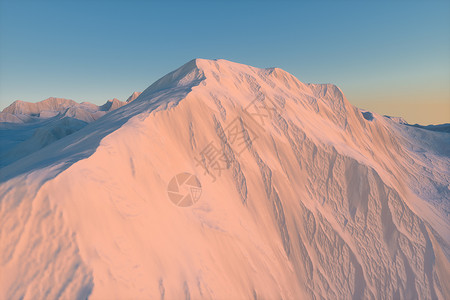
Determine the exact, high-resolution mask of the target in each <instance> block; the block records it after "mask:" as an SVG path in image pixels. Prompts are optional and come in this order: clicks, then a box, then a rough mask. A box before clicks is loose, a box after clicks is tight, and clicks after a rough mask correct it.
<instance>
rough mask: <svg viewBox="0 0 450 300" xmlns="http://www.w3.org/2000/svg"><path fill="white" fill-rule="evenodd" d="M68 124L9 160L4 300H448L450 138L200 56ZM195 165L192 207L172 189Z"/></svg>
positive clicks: (0, 284)
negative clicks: (133, 95) (89, 117)
mask: <svg viewBox="0 0 450 300" xmlns="http://www.w3.org/2000/svg"><path fill="white" fill-rule="evenodd" d="M67 103H68V102H66V101H59V100H58V101H54V103H53V102H52V104H51V105H52V110H53V111H56V110H57V111H59V112H61V111H64V113H66V112H67V111H66V110H64V109H65V108H61V110H59V109H60V107H65V105H67ZM49 105H50V104H49ZM53 105H57V107H56V106H53ZM36 107H37V108H36ZM72 107H76V109H78V108H79V107H78V106H74V105H72ZM112 107H115V103H114V101H112V103H111V106H110V108H112ZM105 109H106V106H105ZM44 110H48V109H47V107H45V108H44V109H43V108H41V106H39V105H37V106H33V105H23V104H21V103H19V104H16V105H14V106H13V107H12V108H10V109H9V108H8V110H7V111H6V112H5V113H9V114H11V115H12V116H16V117H17V118H19V119H20V118H22V117H23V116H29V117H30V118H33V117H34V114H42V112H43V111H44ZM86 110H87V109H86ZM12 112H14V113H20V114H21V115H20V116H19V115H15V114H13V113H12ZM74 115H76V113H75V114H74ZM12 116H9V117H8V118H11V119H12V118H14V117H12ZM49 120H50V119H49ZM72 121H73V120H72V119H71V121H68V120H67V119H64V118H62V119H59V120H58V121H56V122H48V123H45V125H43V126H45V128H49V130H50V132H53V134H54V136H56V137H53V136H52V135H49V134H48V132H49V130H46V131H45V132H44V133H39V132H38V133H35V134H33V135H32V137H30V138H28V139H27V141H26V142H24V143H26V144H16V146H14V145H11V146H10V147H11V149H15V150H14V152H19V151H25V152H27V151H28V150H26V149H34V150H33V151H28V152H30V153H29V154H27V155H23V156H22V157H21V158H20V159H16V160H15V161H14V162H11V163H9V164H8V163H4V161H3V160H7V159H8V158H4V157H2V158H1V159H2V165H5V166H4V167H2V168H1V169H0V199H1V200H0V245H1V246H0V298H1V299H43V298H45V299H59V298H67V299H85V298H87V297H89V298H92V299H141V298H142V299H144V298H145V299H202V298H207V299H211V298H212V299H280V298H282V299H396V298H400V299H449V298H450V289H449V286H448V285H447V284H446V282H447V280H448V278H450V274H449V272H450V264H449V257H450V248H449V241H450V230H449V229H450V224H449V211H450V208H449V199H450V190H449V188H450V160H449V156H450V138H449V137H450V136H449V133H446V132H435V131H430V130H425V129H422V128H416V127H412V126H408V125H405V124H402V122H399V121H398V120H392V119H389V118H386V117H383V116H380V115H377V114H376V113H370V112H366V111H362V110H359V109H357V108H355V107H353V106H352V105H351V104H350V103H349V102H348V101H347V100H346V98H345V97H344V95H343V93H342V92H341V90H340V89H339V88H338V87H336V86H334V85H331V84H304V83H302V82H300V81H299V80H297V79H296V78H295V77H294V76H292V75H291V74H289V73H287V72H285V71H283V70H280V69H278V68H270V69H258V68H254V67H250V66H246V65H241V64H237V63H233V62H229V61H225V60H203V59H196V60H193V61H190V62H188V63H187V64H186V65H184V66H182V67H181V68H179V69H177V70H175V71H174V72H172V73H170V74H168V75H166V76H164V77H163V78H161V79H160V80H158V81H157V82H155V83H154V84H152V85H151V86H150V87H149V88H148V89H146V90H145V91H144V92H142V94H140V95H139V96H138V97H137V99H135V101H133V102H131V103H128V104H127V105H125V106H122V107H120V108H117V109H115V110H114V111H111V112H109V113H108V114H106V115H105V116H104V117H102V118H100V119H97V120H96V121H94V122H91V123H89V124H86V125H85V126H81V124H72V123H71V122H72ZM82 121H84V122H85V121H86V120H84V119H81V121H80V122H82ZM58 122H59V123H58ZM66 122H67V123H66ZM77 126H80V127H82V128H81V129H79V130H77V131H76V132H74V133H72V134H70V135H67V136H66V137H64V138H61V139H58V140H57V141H54V142H52V143H48V141H49V140H52V139H56V138H57V136H58V135H59V134H64V131H65V130H66V128H73V127H77ZM41 128H44V127H41ZM50 128H51V129H50ZM10 131H12V132H16V131H15V130H13V129H11V130H10ZM27 132H28V129H27V128H20V129H18V130H17V135H18V136H26V135H27ZM45 144H47V145H46V146H43V147H42V148H41V145H45ZM19 145H21V146H19ZM13 147H15V148H13ZM33 147H34V148H33ZM25 148H26V149H25ZM212 153H213V154H214V155H215V157H214V156H212V155H211V154H212ZM183 172H187V173H190V174H194V175H196V177H197V178H198V180H199V182H200V183H201V187H202V194H201V197H200V199H199V200H198V202H196V203H195V204H194V205H193V206H190V207H178V206H176V205H174V203H173V202H172V201H171V200H170V199H169V197H168V194H167V185H168V183H169V182H170V181H171V179H172V178H173V177H174V176H176V175H177V174H180V173H183Z"/></svg>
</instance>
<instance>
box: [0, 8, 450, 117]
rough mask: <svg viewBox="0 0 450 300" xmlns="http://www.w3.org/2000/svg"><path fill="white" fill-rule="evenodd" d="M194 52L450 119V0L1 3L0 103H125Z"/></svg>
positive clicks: (383, 105)
mask: <svg viewBox="0 0 450 300" xmlns="http://www.w3.org/2000/svg"><path fill="white" fill-rule="evenodd" d="M193 58H223V59H228V60H231V61H235V62H239V63H244V64H248V65H252V66H256V67H273V66H276V67H280V68H282V69H284V70H286V71H288V72H290V73H292V74H293V75H295V76H296V77H297V78H298V79H300V80H301V81H303V82H312V83H334V84H336V85H338V86H339V87H340V88H341V89H342V90H343V91H344V93H345V95H346V97H347V99H348V100H349V101H350V102H351V103H352V104H354V105H356V106H358V107H361V108H365V109H369V110H372V111H375V112H378V113H380V114H389V115H396V116H403V117H404V118H405V119H406V120H407V121H408V122H410V123H421V124H431V123H447V122H450V1H414V0H413V1H403V0H397V1H396V0H394V1H312V0H311V1H306V2H304V1H296V2H294V1H158V2H152V1H138V0H129V1H118V0H116V1H114V0H112V1H95V0H94V1H86V0H79V1H67V0H61V1H45V0H41V1H20V0H19V1H5V0H0V109H3V108H4V107H6V106H7V105H9V104H10V103H11V102H13V101H15V100H18V99H20V100H24V101H32V102H36V101H40V100H43V99H46V98H48V97H52V96H54V97H62V98H69V99H73V100H76V101H78V102H81V101H90V102H93V103H96V104H102V103H104V102H105V101H106V100H108V99H111V98H118V99H120V100H125V99H126V98H127V97H128V96H129V95H130V94H131V93H132V92H133V91H142V90H144V89H145V88H146V87H147V86H149V85H150V84H151V83H153V82H154V81H155V80H157V79H158V78H160V77H161V76H163V75H165V74H166V73H168V72H170V71H172V70H174V69H176V68H178V67H179V66H181V65H182V64H184V63H186V62H187V61H189V60H191V59H193Z"/></svg>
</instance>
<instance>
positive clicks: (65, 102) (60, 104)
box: [2, 97, 78, 116]
mask: <svg viewBox="0 0 450 300" xmlns="http://www.w3.org/2000/svg"><path fill="white" fill-rule="evenodd" d="M75 105H78V103H77V102H75V101H73V100H70V99H63V98H53V97H51V98H48V99H45V100H43V101H40V102H37V103H31V102H25V101H21V100H17V101H14V102H13V103H12V104H11V105H9V106H8V107H6V108H5V109H4V110H3V111H2V112H4V113H10V114H14V115H18V114H21V115H30V116H37V115H39V114H40V113H41V112H43V111H56V112H62V111H64V110H66V109H67V108H69V107H72V106H75Z"/></svg>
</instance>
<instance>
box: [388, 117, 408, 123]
mask: <svg viewBox="0 0 450 300" xmlns="http://www.w3.org/2000/svg"><path fill="white" fill-rule="evenodd" d="M384 117H385V118H388V119H390V120H392V121H394V122H395V123H397V124H406V125H408V122H407V121H406V120H405V119H403V118H402V117H392V116H387V115H385V116H384Z"/></svg>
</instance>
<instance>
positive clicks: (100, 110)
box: [0, 92, 140, 123]
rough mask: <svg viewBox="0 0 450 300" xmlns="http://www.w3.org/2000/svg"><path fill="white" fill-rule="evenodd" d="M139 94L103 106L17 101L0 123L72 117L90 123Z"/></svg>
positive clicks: (61, 100)
mask: <svg viewBox="0 0 450 300" xmlns="http://www.w3.org/2000/svg"><path fill="white" fill-rule="evenodd" d="M139 94H140V93H139V92H134V93H133V94H131V96H130V97H129V98H128V100H127V101H120V100H118V99H116V98H114V99H112V100H108V101H106V103H105V104H103V105H101V106H98V105H95V104H92V103H89V102H82V103H77V102H75V101H73V100H70V99H64V98H54V97H51V98H48V99H45V100H43V101H40V102H37V103H32V102H25V101H20V100H17V101H14V102H13V103H12V104H11V105H10V106H8V107H6V108H5V109H4V110H3V111H2V112H0V123H1V122H8V123H30V122H33V121H34V122H35V121H40V120H42V119H48V118H51V117H55V116H59V117H60V118H63V117H70V118H74V119H77V120H81V121H84V122H88V123H89V122H92V121H95V120H97V119H98V118H100V117H102V116H104V115H105V114H107V113H108V112H110V111H113V110H115V109H117V108H119V107H122V106H124V105H125V104H127V103H129V102H131V101H133V100H135V99H136V98H137V97H138V96H139Z"/></svg>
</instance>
